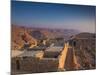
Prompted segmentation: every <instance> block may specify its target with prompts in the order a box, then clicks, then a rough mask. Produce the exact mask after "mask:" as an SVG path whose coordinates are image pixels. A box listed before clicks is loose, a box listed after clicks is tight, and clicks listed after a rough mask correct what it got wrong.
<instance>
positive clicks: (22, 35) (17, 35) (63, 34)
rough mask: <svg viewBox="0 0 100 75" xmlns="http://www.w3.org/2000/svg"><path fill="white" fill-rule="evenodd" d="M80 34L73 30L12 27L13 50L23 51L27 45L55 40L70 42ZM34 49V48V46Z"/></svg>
mask: <svg viewBox="0 0 100 75" xmlns="http://www.w3.org/2000/svg"><path fill="white" fill-rule="evenodd" d="M77 33H79V32H78V31H77V30H72V29H49V28H36V27H24V26H18V25H12V31H11V34H12V35H11V40H12V42H11V44H12V45H11V48H12V49H13V50H17V49H21V48H23V47H24V44H25V43H29V44H34V42H35V44H36V43H37V44H39V45H40V44H41V42H42V41H43V40H46V41H47V43H50V42H52V40H53V42H55V39H56V40H57V39H59V38H62V39H65V40H68V39H69V38H70V36H72V35H75V34H77ZM32 47H33V46H32Z"/></svg>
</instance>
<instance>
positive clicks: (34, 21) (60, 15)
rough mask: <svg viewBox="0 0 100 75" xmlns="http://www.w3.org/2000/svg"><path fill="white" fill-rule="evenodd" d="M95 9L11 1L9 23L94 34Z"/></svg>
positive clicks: (93, 7) (92, 7)
mask: <svg viewBox="0 0 100 75" xmlns="http://www.w3.org/2000/svg"><path fill="white" fill-rule="evenodd" d="M95 10H96V7H95V6H81V5H68V4H50V3H49V4H47V3H36V2H21V1H12V3H11V22H12V24H16V25H24V26H30V27H31V26H33V27H46V28H63V29H77V30H80V31H85V32H93V33H94V32H95V26H96V20H95V19H96V11H95Z"/></svg>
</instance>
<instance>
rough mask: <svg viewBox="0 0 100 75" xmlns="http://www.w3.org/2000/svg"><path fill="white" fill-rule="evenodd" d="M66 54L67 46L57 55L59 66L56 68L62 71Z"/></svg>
mask: <svg viewBox="0 0 100 75" xmlns="http://www.w3.org/2000/svg"><path fill="white" fill-rule="evenodd" d="M67 52H68V44H65V46H64V48H63V50H62V52H61V54H60V55H59V66H58V68H59V69H64V66H65V60H66V54H67Z"/></svg>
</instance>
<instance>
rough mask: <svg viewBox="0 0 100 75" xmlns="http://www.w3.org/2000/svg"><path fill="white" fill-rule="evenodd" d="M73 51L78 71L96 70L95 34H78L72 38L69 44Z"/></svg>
mask: <svg viewBox="0 0 100 75" xmlns="http://www.w3.org/2000/svg"><path fill="white" fill-rule="evenodd" d="M70 44H71V45H72V46H73V47H74V50H75V55H76V57H77V60H78V63H79V64H80V68H79V69H95V68H96V34H95V33H94V34H93V33H80V34H77V35H75V36H73V37H72V40H71V43H70Z"/></svg>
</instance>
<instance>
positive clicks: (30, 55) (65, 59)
mask: <svg viewBox="0 0 100 75" xmlns="http://www.w3.org/2000/svg"><path fill="white" fill-rule="evenodd" d="M14 53H16V52H14ZM14 53H13V52H12V61H11V69H12V73H14V74H17V73H40V72H55V71H64V70H69V69H72V68H73V69H77V62H76V61H74V60H75V57H74V54H73V49H72V48H69V46H68V44H65V45H64V47H60V46H59V47H58V46H53V47H47V48H46V49H45V50H35V51H34V50H25V51H21V52H20V51H19V52H17V54H14ZM70 67H71V68H70Z"/></svg>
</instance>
